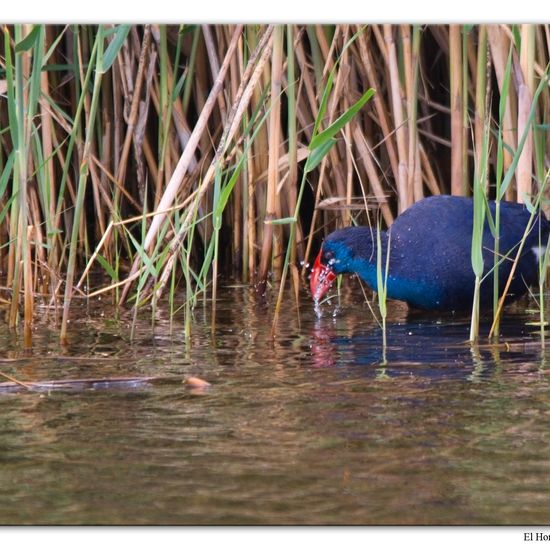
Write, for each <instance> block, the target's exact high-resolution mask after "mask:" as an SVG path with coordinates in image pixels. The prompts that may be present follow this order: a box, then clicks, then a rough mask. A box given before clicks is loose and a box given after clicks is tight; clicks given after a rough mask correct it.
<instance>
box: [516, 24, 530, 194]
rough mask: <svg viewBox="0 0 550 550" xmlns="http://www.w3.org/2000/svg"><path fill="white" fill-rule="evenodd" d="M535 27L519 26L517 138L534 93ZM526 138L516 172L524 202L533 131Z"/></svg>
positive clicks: (526, 123)
mask: <svg viewBox="0 0 550 550" xmlns="http://www.w3.org/2000/svg"><path fill="white" fill-rule="evenodd" d="M534 63H535V27H534V25H522V26H521V50H520V64H521V69H520V70H519V71H517V78H518V124H517V128H518V136H522V135H523V132H524V131H525V130H526V129H527V128H528V125H529V123H528V119H529V112H530V110H531V103H532V100H533V93H534V91H535V71H534ZM527 131H528V132H529V133H528V136H527V140H526V142H525V145H524V146H523V150H522V152H521V155H520V157H519V162H518V166H517V170H516V175H517V199H518V202H525V199H526V198H527V199H528V197H529V196H530V195H531V193H532V183H531V182H532V178H533V170H532V166H533V158H534V155H533V131H532V130H531V129H528V130H527Z"/></svg>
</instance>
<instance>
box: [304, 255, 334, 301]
mask: <svg viewBox="0 0 550 550" xmlns="http://www.w3.org/2000/svg"><path fill="white" fill-rule="evenodd" d="M322 254H323V251H322V250H321V251H320V252H319V254H318V255H317V258H316V259H315V263H314V264H313V270H312V271H311V278H310V280H309V287H310V289H311V295H312V296H313V299H314V300H315V301H317V302H318V301H319V300H320V299H321V298H322V297H323V296H324V295H325V294H326V292H327V290H328V289H329V288H330V287H331V285H332V283H333V281H334V279H336V274H335V273H334V271H332V269H331V267H330V266H328V265H324V264H322V263H321V256H322Z"/></svg>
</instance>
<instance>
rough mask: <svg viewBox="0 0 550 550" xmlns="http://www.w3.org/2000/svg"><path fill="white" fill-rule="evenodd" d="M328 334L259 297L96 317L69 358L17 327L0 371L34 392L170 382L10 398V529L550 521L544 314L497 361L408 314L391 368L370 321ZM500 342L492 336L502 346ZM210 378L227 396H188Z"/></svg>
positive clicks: (363, 317)
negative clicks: (119, 380)
mask: <svg viewBox="0 0 550 550" xmlns="http://www.w3.org/2000/svg"><path fill="white" fill-rule="evenodd" d="M333 309H334V306H324V308H323V312H324V315H323V317H322V318H321V319H317V317H316V315H315V314H314V312H313V307H312V304H311V301H310V300H309V298H307V296H304V298H303V303H301V304H300V307H299V308H297V307H296V305H295V304H292V303H290V299H289V302H288V304H287V306H286V308H285V309H284V310H283V311H282V313H281V320H280V325H279V328H278V329H277V331H276V333H275V335H274V338H272V337H271V319H272V311H273V310H272V307H271V306H270V305H269V304H267V305H266V304H264V303H262V302H261V301H260V300H258V299H257V296H256V295H255V293H254V292H253V291H252V290H251V289H249V288H246V287H228V288H224V289H222V291H221V295H220V301H219V303H218V306H217V312H216V326H215V331H212V330H211V326H210V325H211V310H210V304H209V303H206V304H205V306H204V307H202V306H201V307H199V308H198V309H197V310H196V312H195V315H194V321H193V325H192V329H193V334H192V337H191V340H190V341H189V342H188V343H187V344H186V342H185V339H184V337H183V325H182V323H181V320H178V321H176V322H175V323H173V324H172V326H171V324H170V322H169V315H168V313H167V311H164V310H162V309H159V311H157V313H156V322H155V324H154V326H153V325H152V323H151V319H150V318H148V317H147V314H144V315H143V316H142V318H141V319H140V320H139V322H138V325H137V328H136V333H135V336H134V340H133V341H131V340H130V324H131V319H132V313H131V312H130V311H125V312H124V311H123V312H121V313H120V314H119V316H118V319H117V318H116V316H115V312H114V311H113V310H112V309H110V308H108V307H105V308H101V307H98V306H97V305H96V306H94V308H93V309H92V310H86V309H84V308H83V309H82V310H81V311H78V312H75V313H74V314H73V318H74V320H73V322H72V324H71V327H72V328H71V333H70V344H69V346H67V347H65V348H63V347H60V346H59V344H58V340H57V329H56V328H55V323H54V322H53V320H52V319H49V318H48V317H47V315H46V314H44V318H43V322H41V323H40V324H39V325H38V326H37V327H36V329H35V334H34V340H33V349H32V350H25V349H23V347H22V339H21V338H20V337H19V336H18V335H17V334H15V333H14V332H12V331H9V330H8V329H7V328H6V327H5V326H1V327H0V345H1V346H2V349H3V350H4V353H3V359H2V361H1V363H2V364H1V365H0V369H1V370H2V372H4V373H6V374H8V375H11V376H14V377H16V378H18V379H20V380H23V381H33V380H34V381H36V380H44V379H57V380H61V379H80V378H86V379H88V378H108V377H120V376H135V377H140V376H159V377H163V380H162V381H159V382H158V383H144V384H130V385H124V384H123V385H113V386H109V385H107V386H101V387H97V386H95V387H89V386H81V387H75V388H71V387H67V388H65V389H60V390H55V391H32V392H29V391H18V392H11V393H8V392H1V393H0V407H1V408H0V523H2V524H131V525H136V524H206V525H213V524H216V525H217V524H264V525H265V524H268V525H269V524H283V525H289V524H316V525H319V524H346V525H349V524H362V525H370V524H391V525H399V524H408V525H416V524H422V525H432V524H437V525H441V524H497V525H501V524H548V523H549V522H550V512H549V510H550V481H549V480H550V383H549V362H548V359H547V357H546V354H545V350H544V348H543V347H542V346H541V341H540V334H539V333H538V332H537V329H536V327H532V326H529V325H527V324H526V323H527V322H529V321H532V320H534V317H535V316H534V315H533V314H525V313H522V312H521V311H522V310H521V308H515V309H512V310H508V311H507V314H506V316H505V318H504V322H503V327H502V332H503V336H502V337H501V340H500V345H499V346H480V347H479V348H476V349H473V348H471V346H469V345H468V344H466V343H465V341H466V339H467V337H468V331H469V326H468V320H467V319H464V318H457V317H452V316H446V317H445V316H439V317H433V316H422V315H418V314H413V315H411V314H409V313H408V312H407V311H406V309H405V308H403V307H399V306H396V307H393V308H392V309H391V313H390V319H389V321H388V349H387V351H386V357H385V359H386V361H385V364H382V363H383V352H382V349H381V340H382V338H381V333H380V329H379V327H378V325H377V324H376V322H374V321H373V319H372V315H371V313H370V312H369V309H368V308H367V307H366V306H365V305H364V304H362V303H359V302H358V301H354V300H353V299H350V298H349V297H348V298H347V299H345V300H344V303H343V305H342V306H341V308H340V310H339V311H338V313H337V315H336V316H334V317H333V315H332V311H333ZM487 329H488V327H487V326H485V327H484V330H485V333H486V332H487ZM189 376H199V377H201V378H203V379H205V380H207V381H209V382H210V383H211V384H212V386H211V387H210V389H209V390H208V391H204V392H197V391H193V390H190V389H189V388H188V387H186V386H185V385H183V384H182V383H181V382H182V380H184V379H185V378H187V377H189Z"/></svg>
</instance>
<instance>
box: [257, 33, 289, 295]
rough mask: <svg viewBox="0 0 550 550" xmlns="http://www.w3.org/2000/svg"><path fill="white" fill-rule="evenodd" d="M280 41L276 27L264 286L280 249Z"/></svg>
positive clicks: (262, 270) (261, 273)
mask: <svg viewBox="0 0 550 550" xmlns="http://www.w3.org/2000/svg"><path fill="white" fill-rule="evenodd" d="M283 39H284V27H282V26H277V27H276V28H275V30H274V33H273V48H272V59H271V106H270V112H269V163H268V175H267V200H266V206H265V215H264V222H265V227H264V232H263V243H262V252H261V256H260V271H259V274H258V279H259V281H260V284H262V285H264V284H265V281H266V280H267V272H268V269H269V266H270V263H271V255H272V252H273V253H275V254H278V253H279V252H280V244H279V246H275V247H274V242H273V241H280V227H279V228H275V227H274V225H273V224H272V223H271V222H272V221H273V220H274V219H275V218H276V217H277V210H278V209H279V208H280V207H279V205H278V204H277V201H278V198H279V194H278V193H277V183H278V179H279V165H278V163H279V154H280V141H281V98H280V95H281V80H282V71H283Z"/></svg>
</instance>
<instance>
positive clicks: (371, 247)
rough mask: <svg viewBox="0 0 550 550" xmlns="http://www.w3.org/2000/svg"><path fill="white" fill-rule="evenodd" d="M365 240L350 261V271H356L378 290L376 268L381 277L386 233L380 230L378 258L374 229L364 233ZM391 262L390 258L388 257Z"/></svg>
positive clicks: (385, 253) (385, 250)
mask: <svg viewBox="0 0 550 550" xmlns="http://www.w3.org/2000/svg"><path fill="white" fill-rule="evenodd" d="M364 238H365V240H364V242H363V243H362V246H361V250H360V252H359V253H358V254H356V256H355V257H354V259H353V261H352V262H351V265H350V267H351V271H353V272H355V273H357V275H359V276H360V277H361V279H363V280H364V281H365V282H366V283H367V284H368V285H369V286H370V287H371V288H372V289H373V290H375V291H377V292H378V269H379V268H380V270H381V274H382V277H383V278H384V275H385V272H386V258H387V251H388V246H387V245H388V234H387V233H386V231H380V243H381V248H380V252H381V253H380V258H379V257H378V256H379V255H378V235H377V232H376V230H373V231H372V233H371V232H369V233H365V237H364ZM390 264H391V258H390Z"/></svg>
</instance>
